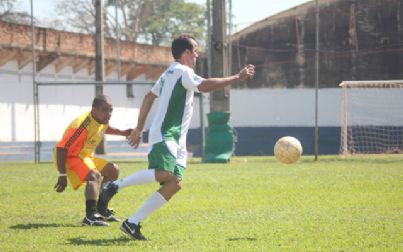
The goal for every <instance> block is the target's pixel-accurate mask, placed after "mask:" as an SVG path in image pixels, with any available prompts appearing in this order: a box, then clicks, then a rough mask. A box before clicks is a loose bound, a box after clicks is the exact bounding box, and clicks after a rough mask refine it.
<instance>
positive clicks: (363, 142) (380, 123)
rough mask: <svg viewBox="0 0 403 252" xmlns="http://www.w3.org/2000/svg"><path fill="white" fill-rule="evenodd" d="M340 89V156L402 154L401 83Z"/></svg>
mask: <svg viewBox="0 0 403 252" xmlns="http://www.w3.org/2000/svg"><path fill="white" fill-rule="evenodd" d="M340 86H341V87H342V101H341V141H340V154H343V155H346V154H367V153H403V80H391V81H344V82H342V83H341V84H340Z"/></svg>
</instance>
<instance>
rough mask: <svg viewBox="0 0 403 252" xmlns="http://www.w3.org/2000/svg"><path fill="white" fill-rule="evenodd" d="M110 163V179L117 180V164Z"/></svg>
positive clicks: (118, 171)
mask: <svg viewBox="0 0 403 252" xmlns="http://www.w3.org/2000/svg"><path fill="white" fill-rule="evenodd" d="M111 165H112V169H111V171H112V172H111V180H117V179H118V178H119V173H120V169H119V166H118V165H117V164H111Z"/></svg>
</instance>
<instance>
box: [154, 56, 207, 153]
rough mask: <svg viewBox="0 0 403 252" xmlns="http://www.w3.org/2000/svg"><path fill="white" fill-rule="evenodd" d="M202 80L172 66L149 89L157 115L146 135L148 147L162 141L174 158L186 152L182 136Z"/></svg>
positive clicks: (188, 124)
mask: <svg viewBox="0 0 403 252" xmlns="http://www.w3.org/2000/svg"><path fill="white" fill-rule="evenodd" d="M203 80H204V79H203V78H202V77H200V76H198V75H196V74H195V73H194V71H193V69H192V68H190V67H188V66H185V65H182V64H180V63H179V62H174V63H172V64H171V65H170V66H169V67H168V69H167V70H166V71H165V72H164V73H163V74H162V75H161V77H160V78H159V80H158V81H157V82H156V83H155V84H154V86H153V87H152V89H151V92H153V93H154V94H155V95H157V96H158V97H159V105H158V110H157V113H156V115H155V117H154V119H153V121H152V124H151V128H150V132H149V143H150V144H151V145H152V144H155V143H158V142H162V141H165V142H166V143H167V144H168V146H169V149H170V151H171V152H172V154H173V155H174V156H175V157H176V156H177V151H178V149H180V150H182V151H183V150H184V151H186V134H187V132H188V129H189V126H190V121H191V119H192V114H193V94H194V92H199V90H198V89H197V86H198V85H199V84H200V83H201V82H202V81H203Z"/></svg>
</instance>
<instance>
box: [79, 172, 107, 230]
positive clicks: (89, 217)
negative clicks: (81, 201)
mask: <svg viewBox="0 0 403 252" xmlns="http://www.w3.org/2000/svg"><path fill="white" fill-rule="evenodd" d="M86 181H87V185H86V187H85V199H86V217H85V218H84V220H83V222H82V225H83V226H109V224H108V223H106V222H104V221H102V220H98V219H97V218H96V217H95V213H96V212H97V197H98V194H99V186H100V184H101V173H100V172H99V171H97V170H95V169H94V170H91V172H90V173H89V174H88V175H87V178H86Z"/></svg>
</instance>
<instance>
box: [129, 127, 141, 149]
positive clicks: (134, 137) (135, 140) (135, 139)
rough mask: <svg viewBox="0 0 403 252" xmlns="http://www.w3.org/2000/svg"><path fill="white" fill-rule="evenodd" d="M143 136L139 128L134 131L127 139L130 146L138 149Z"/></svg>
mask: <svg viewBox="0 0 403 252" xmlns="http://www.w3.org/2000/svg"><path fill="white" fill-rule="evenodd" d="M142 134H143V131H142V130H139V129H137V128H136V129H134V130H133V131H132V133H131V134H130V136H128V137H127V142H128V143H129V144H130V146H132V147H133V148H135V149H137V147H139V144H140V141H141V136H142Z"/></svg>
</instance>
